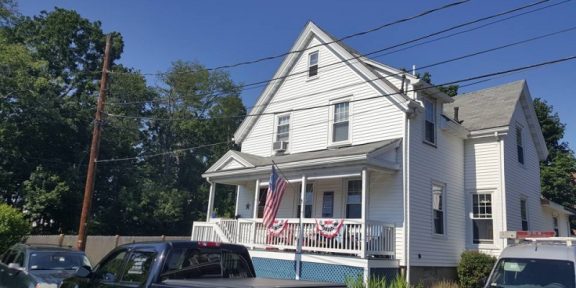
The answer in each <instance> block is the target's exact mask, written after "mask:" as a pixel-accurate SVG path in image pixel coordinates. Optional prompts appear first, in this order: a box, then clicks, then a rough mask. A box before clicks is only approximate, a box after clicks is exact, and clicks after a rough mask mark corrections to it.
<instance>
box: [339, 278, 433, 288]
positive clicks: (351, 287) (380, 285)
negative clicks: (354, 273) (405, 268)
mask: <svg viewBox="0 0 576 288" xmlns="http://www.w3.org/2000/svg"><path fill="white" fill-rule="evenodd" d="M346 287H348V288H365V287H367V288H409V287H414V288H421V287H423V286H422V285H421V284H419V285H416V286H408V283H406V280H404V278H403V277H402V276H400V275H398V276H396V278H395V279H394V280H392V281H390V282H387V281H386V278H378V277H373V278H369V279H368V286H365V285H364V281H363V279H362V275H359V276H358V277H357V278H354V277H346Z"/></svg>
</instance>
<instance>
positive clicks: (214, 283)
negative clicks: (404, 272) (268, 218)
mask: <svg viewBox="0 0 576 288" xmlns="http://www.w3.org/2000/svg"><path fill="white" fill-rule="evenodd" d="M153 287H157V288H180V287H223V288H257V287H277V288H288V287H294V288H298V287H346V286H345V285H343V284H337V283H329V282H313V281H302V280H285V279H271V278H241V279H232V278H227V279H226V278H224V279H222V278H211V279H198V280H166V281H163V282H162V283H161V284H156V285H153Z"/></svg>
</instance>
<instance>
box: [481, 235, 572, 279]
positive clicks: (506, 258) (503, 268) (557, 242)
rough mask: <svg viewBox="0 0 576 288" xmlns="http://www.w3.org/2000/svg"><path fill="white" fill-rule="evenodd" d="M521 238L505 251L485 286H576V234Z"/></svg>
mask: <svg viewBox="0 0 576 288" xmlns="http://www.w3.org/2000/svg"><path fill="white" fill-rule="evenodd" d="M520 238H521V240H520V239H519V238H516V239H518V241H517V243H516V244H513V245H511V246H509V247H507V248H505V249H504V251H502V253H501V254H500V257H498V261H497V262H496V264H495V265H494V268H493V269H492V272H491V273H490V277H489V278H488V281H487V282H486V285H485V288H494V287H498V288H520V287H522V288H572V287H576V271H575V270H574V267H575V262H576V247H575V246H574V244H576V238H567V237H538V238H529V237H528V238H523V237H520Z"/></svg>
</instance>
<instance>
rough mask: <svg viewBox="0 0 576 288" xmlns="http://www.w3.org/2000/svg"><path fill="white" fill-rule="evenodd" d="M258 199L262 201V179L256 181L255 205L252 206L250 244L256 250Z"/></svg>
mask: <svg viewBox="0 0 576 288" xmlns="http://www.w3.org/2000/svg"><path fill="white" fill-rule="evenodd" d="M258 199H260V179H256V187H255V188H254V204H253V205H252V208H253V210H252V212H253V213H252V235H250V236H251V238H252V239H250V244H252V248H254V242H255V241H256V219H257V218H258Z"/></svg>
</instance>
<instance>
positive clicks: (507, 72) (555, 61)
mask: <svg viewBox="0 0 576 288" xmlns="http://www.w3.org/2000/svg"><path fill="white" fill-rule="evenodd" d="M574 59H576V56H570V57H564V58H559V59H555V60H550V61H546V62H541V63H537V64H532V65H528V66H523V67H517V68H513V69H508V70H504V71H498V72H493V73H488V74H483V75H479V76H473V77H468V78H464V79H460V80H455V81H450V82H445V83H442V84H439V85H431V86H432V87H440V86H445V85H453V84H457V83H465V82H469V81H474V80H479V81H478V82H475V83H469V84H467V85H466V86H469V85H474V84H478V83H481V82H486V81H488V80H486V79H484V80H482V78H490V77H497V76H502V75H507V74H511V73H515V72H519V71H524V70H527V69H533V68H538V67H543V66H547V65H553V64H557V63H562V62H566V61H570V60H574ZM426 89H430V87H425V88H415V89H412V90H410V91H406V92H411V91H420V90H426ZM393 94H396V93H393ZM390 95H391V94H387V95H377V96H372V97H367V98H362V99H356V100H350V101H349V103H353V102H360V101H366V100H372V99H377V98H381V97H386V96H390ZM328 106H333V104H328V105H318V106H310V107H303V108H296V109H291V110H286V111H276V112H268V113H260V114H259V115H251V116H262V115H268V114H278V113H287V112H295V111H304V110H311V109H317V108H321V107H328ZM328 121H330V120H323V121H322V122H323V123H327V122H328ZM309 125H312V124H309ZM303 127H305V126H303ZM270 135H273V134H272V133H267V134H262V135H256V136H257V137H262V136H270ZM223 144H231V142H230V141H225V142H218V143H212V144H205V145H200V146H196V147H191V148H183V149H177V150H172V151H167V152H161V153H156V154H149V155H140V156H136V157H126V158H114V159H105V160H97V161H96V162H98V163H104V162H119V161H128V160H141V159H146V158H151V157H157V156H162V155H168V154H175V153H179V152H185V151H191V150H194V149H199V148H204V147H212V146H217V145H223Z"/></svg>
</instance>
